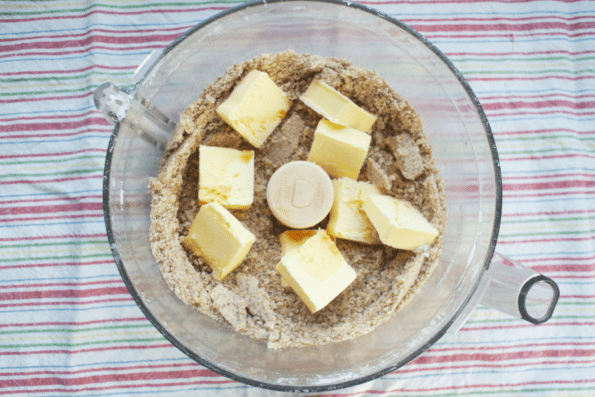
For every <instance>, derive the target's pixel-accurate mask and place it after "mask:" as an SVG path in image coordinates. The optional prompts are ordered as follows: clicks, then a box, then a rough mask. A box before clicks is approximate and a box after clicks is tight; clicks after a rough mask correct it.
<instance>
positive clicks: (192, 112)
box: [150, 50, 446, 349]
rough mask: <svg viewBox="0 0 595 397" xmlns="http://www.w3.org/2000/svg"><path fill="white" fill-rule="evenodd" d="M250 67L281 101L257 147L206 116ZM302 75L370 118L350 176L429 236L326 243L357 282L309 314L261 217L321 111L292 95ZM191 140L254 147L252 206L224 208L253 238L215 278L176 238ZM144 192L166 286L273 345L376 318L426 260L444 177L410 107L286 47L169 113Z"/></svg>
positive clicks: (345, 331) (369, 325)
mask: <svg viewBox="0 0 595 397" xmlns="http://www.w3.org/2000/svg"><path fill="white" fill-rule="evenodd" d="M253 69H258V70H260V71H263V72H266V73H268V74H269V76H270V77H271V79H272V80H273V81H274V82H275V83H276V84H277V85H278V86H279V87H280V88H281V89H282V90H283V91H284V92H285V93H287V95H288V97H289V99H290V100H291V101H292V105H291V108H290V110H289V111H288V113H287V116H286V117H285V119H284V120H283V122H282V123H281V124H280V125H279V127H277V129H276V130H275V131H274V132H273V134H272V135H271V136H270V137H269V138H268V139H267V140H266V141H265V143H264V144H263V146H262V147H261V149H254V148H253V147H252V146H251V145H250V144H248V143H247V142H246V141H244V140H243V139H242V138H241V137H240V135H239V134H237V133H236V132H235V131H233V130H232V129H231V128H230V127H229V126H228V125H227V124H226V123H225V122H224V121H223V120H222V119H221V118H220V117H219V116H218V115H217V114H216V112H215V109H216V108H217V106H218V105H219V104H221V103H222V102H223V101H224V100H225V99H226V98H227V97H228V96H229V95H230V94H231V92H232V90H233V88H234V86H235V85H236V83H237V82H239V81H240V80H241V79H242V77H244V76H245V75H246V74H247V73H248V72H249V71H250V70H253ZM314 78H317V79H321V80H323V81H325V82H326V83H328V84H329V85H331V86H332V87H334V88H335V89H337V90H338V91H340V92H341V93H343V94H344V95H346V96H347V97H349V98H350V99H351V100H353V101H354V102H355V103H356V104H357V105H359V106H361V107H362V108H364V109H365V110H367V111H368V112H370V113H372V114H374V115H377V116H378V120H377V121H376V123H375V125H374V127H373V131H372V143H371V145H370V150H369V153H368V157H367V160H366V162H365V163H364V166H363V168H362V170H361V172H360V175H359V178H358V180H360V181H369V182H372V183H374V184H375V185H377V186H378V187H379V188H380V189H381V190H382V191H383V192H384V193H386V194H389V195H392V196H394V197H398V198H402V199H405V200H408V201H410V202H411V203H412V204H413V205H414V206H415V207H417V208H418V209H419V210H420V211H421V212H422V213H423V214H424V216H425V217H426V219H428V220H429V221H430V222H431V223H432V224H433V225H434V226H435V227H436V228H437V229H438V231H439V232H440V234H439V236H438V237H437V238H436V240H435V241H434V243H433V244H432V245H431V246H430V247H423V249H418V250H417V251H416V252H409V251H402V250H397V249H394V248H391V247H388V246H385V245H366V244H361V243H356V242H351V241H347V240H341V239H338V240H337V246H338V248H339V249H340V251H341V253H342V254H343V256H344V257H345V259H346V260H347V262H348V263H349V264H350V265H351V266H352V267H353V268H354V269H355V271H356V272H357V279H356V280H355V281H354V282H353V283H352V284H351V285H350V286H349V287H348V288H347V289H346V290H345V291H343V292H342V293H341V294H340V295H339V296H338V297H337V298H336V299H334V300H333V301H332V302H331V303H330V304H329V305H328V306H327V307H325V308H324V309H322V310H321V311H319V312H317V313H316V314H312V313H310V311H309V310H308V308H307V307H306V305H305V304H304V303H302V302H301V301H300V299H299V297H298V296H297V295H296V294H295V293H294V292H293V291H292V290H291V288H287V287H282V286H281V276H280V275H279V273H278V272H277V271H276V270H275V266H276V265H277V263H278V262H279V260H280V259H281V244H280V242H279V235H280V234H281V233H282V232H284V231H285V230H287V229H288V228H287V227H285V226H283V225H282V224H280V223H279V222H278V221H277V220H276V219H275V218H274V217H273V215H272V214H271V212H270V211H269V208H268V206H267V202H266V186H267V181H268V180H269V178H270V177H271V176H272V174H273V173H274V172H275V170H277V168H279V167H280V166H281V165H283V164H285V163H287V162H289V161H295V160H306V159H307V157H308V152H309V150H310V147H311V145H312V140H313V135H314V130H315V128H316V125H317V123H318V121H319V120H320V118H321V116H319V115H318V114H317V113H315V112H314V111H312V110H311V109H310V108H308V107H306V106H305V105H304V104H303V103H302V102H301V101H300V100H299V96H300V95H301V94H302V93H303V92H304V91H305V90H306V88H307V87H308V86H309V84H310V82H311V81H312V80H313V79H314ZM199 145H210V146H221V147H229V148H234V149H240V150H255V165H254V166H255V181H254V204H253V205H252V206H251V207H250V208H249V209H247V210H233V211H232V213H233V214H234V215H235V216H236V217H237V218H238V219H239V220H240V221H241V222H242V223H243V224H244V226H246V227H247V228H248V229H249V230H250V231H251V232H252V233H254V234H255V235H256V242H255V243H254V245H253V246H252V249H251V250H250V252H249V253H248V256H247V257H246V259H245V260H244V262H243V263H242V264H241V265H240V267H238V268H237V269H236V270H235V271H234V272H232V273H231V274H230V275H228V276H227V277H226V278H225V279H223V280H222V281H217V280H216V279H215V277H214V276H212V274H211V268H210V267H209V266H208V265H207V264H206V263H205V262H204V261H203V260H202V259H201V258H199V257H197V256H195V255H194V254H193V253H192V252H191V251H190V250H187V249H185V247H184V244H183V243H184V239H185V236H186V235H187V234H188V231H189V229H190V226H191V224H192V221H193V220H194V218H195V216H196V214H197V213H198V209H199V204H198V147H199ZM150 189H151V193H152V206H151V235H150V238H151V244H152V250H153V255H154V257H155V259H156V260H157V262H158V263H159V264H160V268H161V272H162V273H163V277H164V278H165V280H166V282H167V284H168V285H169V287H170V288H171V289H172V290H173V291H174V292H175V294H176V295H177V296H178V297H179V298H180V299H181V300H182V301H183V302H185V303H186V304H188V305H192V306H194V307H196V308H197V309H198V310H199V311H201V312H202V313H205V314H207V315H209V316H211V317H213V318H216V319H220V320H222V321H227V322H228V323H229V324H230V325H231V326H232V327H233V328H234V329H235V330H236V331H237V332H241V333H243V334H246V335H249V336H251V337H253V338H256V339H260V340H263V341H265V342H266V343H267V346H268V347H269V348H273V349H277V348H287V347H300V346H308V345H320V344H324V343H329V342H338V341H343V340H348V339H353V338H355V337H356V336H359V335H363V334H365V333H367V332H369V331H371V330H372V329H374V328H375V327H376V326H378V325H379V324H381V323H383V322H384V321H386V320H387V319H388V318H389V317H390V316H391V315H392V314H393V313H395V311H397V310H399V308H400V307H402V306H403V305H404V304H406V303H407V302H408V301H409V300H410V299H411V298H412V297H413V295H414V294H415V293H416V292H417V291H418V290H419V288H421V286H422V284H423V283H424V282H425V280H426V279H427V278H428V277H429V275H430V274H431V273H432V271H433V270H434V268H435V267H436V266H437V264H438V259H439V257H440V253H441V248H442V239H443V236H442V232H443V230H444V226H445V224H446V203H445V199H444V183H443V180H442V178H441V177H440V176H439V175H438V169H436V168H435V165H434V159H433V158H432V148H431V147H430V144H429V142H428V140H427V139H426V137H425V136H424V134H423V132H422V124H421V121H420V118H419V116H418V115H417V113H416V112H415V110H414V109H413V107H412V106H411V104H410V103H409V102H407V101H406V100H405V99H404V98H402V97H400V96H399V95H398V94H397V93H396V92H395V91H393V90H392V89H391V88H390V87H389V86H388V84H387V82H386V81H385V80H384V79H383V78H382V77H380V76H378V75H377V74H376V73H375V72H372V71H369V70H367V69H364V68H361V67H358V66H355V65H353V64H352V63H351V62H349V61H346V60H344V59H335V58H326V57H321V56H315V55H307V54H296V53H295V52H293V51H291V50H288V51H284V52H281V53H278V54H263V55H260V56H258V57H256V58H254V59H251V60H248V61H245V62H242V63H240V64H237V65H235V66H233V67H231V68H230V69H228V70H227V71H226V72H225V74H224V75H223V76H222V77H221V78H219V79H217V80H216V81H215V82H213V83H212V84H210V85H209V86H207V87H206V89H205V90H204V92H203V93H202V94H201V96H200V98H198V100H196V101H195V102H193V103H191V104H190V105H189V106H188V107H187V109H186V110H185V111H184V113H183V114H182V115H181V117H180V123H179V124H178V127H177V128H176V131H175V132H174V134H173V136H172V138H171V139H170V141H169V143H168V145H167V147H166V149H165V155H164V158H163V160H162V163H161V168H160V171H159V175H158V176H157V178H154V179H152V180H151V185H150ZM327 222H328V217H327V218H326V219H325V220H324V221H322V222H321V223H320V224H318V225H317V226H315V228H325V227H326V224H327Z"/></svg>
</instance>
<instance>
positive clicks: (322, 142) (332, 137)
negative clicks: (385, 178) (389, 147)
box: [308, 119, 372, 179]
mask: <svg viewBox="0 0 595 397" xmlns="http://www.w3.org/2000/svg"><path fill="white" fill-rule="evenodd" d="M371 141H372V137H371V136H370V135H368V134H366V133H365V132H361V131H358V130H356V129H353V128H349V127H342V126H340V125H337V124H333V123H331V122H329V121H328V120H325V119H322V120H320V122H319V123H318V126H317V127H316V131H315V132H314V142H313V143H312V148H310V154H309V155H308V161H310V162H312V163H316V164H318V165H319V166H320V167H322V169H324V170H325V171H326V172H327V173H328V174H329V175H330V176H331V177H333V178H341V177H344V176H346V177H348V178H351V179H357V176H358V175H359V171H360V170H361V168H362V165H363V164H364V160H365V159H366V156H367V155H368V149H369V148H370V142H371Z"/></svg>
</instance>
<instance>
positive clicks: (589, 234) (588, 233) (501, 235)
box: [499, 230, 595, 237]
mask: <svg viewBox="0 0 595 397" xmlns="http://www.w3.org/2000/svg"><path fill="white" fill-rule="evenodd" d="M593 233H595V230H581V231H578V232H563V231H556V232H544V233H531V234H527V232H526V231H525V232H523V234H500V235H499V237H534V236H553V235H558V234H559V235H569V234H584V235H587V236H591V235H593Z"/></svg>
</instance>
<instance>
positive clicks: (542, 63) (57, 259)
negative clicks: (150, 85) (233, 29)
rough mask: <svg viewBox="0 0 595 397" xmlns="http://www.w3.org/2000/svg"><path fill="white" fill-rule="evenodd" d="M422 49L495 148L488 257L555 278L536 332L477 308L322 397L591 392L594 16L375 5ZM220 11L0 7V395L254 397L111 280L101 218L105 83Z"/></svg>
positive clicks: (542, 8) (204, 6)
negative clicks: (488, 131)
mask: <svg viewBox="0 0 595 397" xmlns="http://www.w3.org/2000/svg"><path fill="white" fill-rule="evenodd" d="M363 3H364V4H367V5H369V6H370V7H374V8H377V9H379V10H381V11H383V12H385V13H388V14H390V15H393V16H395V17H397V18H399V19H401V20H403V21H404V22H406V23H408V24H410V25H411V26H412V27H413V28H415V29H417V30H418V31H419V32H421V33H422V34H424V35H425V36H426V37H428V38H429V39H430V40H431V41H432V42H433V43H434V44H435V45H436V46H437V47H439V48H440V49H441V50H442V51H443V52H444V53H445V54H446V55H447V56H449V57H450V59H451V60H452V61H453V63H454V64H455V65H456V67H458V68H459V70H461V71H462V73H463V75H464V76H465V78H466V79H467V80H468V81H469V83H470V84H471V86H472V88H473V89H474V90H475V92H476V94H477V96H478V97H479V99H480V101H481V103H482V105H483V107H484V109H485V111H486V113H487V116H488V119H489V121H490V123H491V126H492V129H493V131H494V134H495V138H496V142H497V145H498V149H499V153H500V160H501V166H502V172H503V178H504V182H503V183H504V216H503V219H502V227H501V234H500V239H499V243H498V250H499V251H500V252H502V253H505V254H508V255H509V256H511V257H512V258H514V259H517V260H519V261H522V262H524V263H525V264H527V265H529V266H531V267H533V268H534V269H536V270H538V271H540V272H542V273H544V274H546V275H547V276H549V277H552V278H554V279H555V280H557V282H558V283H559V285H560V288H561V299H560V302H559V304H558V307H557V309H556V311H555V313H554V316H553V318H552V319H551V320H550V321H549V322H548V323H546V324H544V325H541V326H532V325H529V324H527V323H525V322H522V321H520V320H516V319H511V318H509V317H507V316H505V315H502V314H499V313H497V312H495V311H493V310H490V309H487V308H484V307H479V308H478V309H477V310H476V311H475V312H474V313H473V314H472V316H471V318H470V321H469V322H468V323H467V324H466V325H465V326H464V328H463V329H462V330H461V331H460V332H459V333H458V334H456V335H447V336H445V337H444V338H442V339H441V340H440V341H439V342H438V343H437V344H435V345H434V346H433V347H432V348H430V349H429V350H428V351H427V352H426V353H425V354H423V355H422V356H420V357H419V358H417V359H416V360H415V361H413V362H411V363H410V364H408V365H407V366H405V367H404V368H402V369H401V370H400V371H398V373H393V374H389V375H387V376H385V377H383V378H381V379H379V380H376V381H373V382H370V383H367V384H363V385H360V386H358V387H354V388H351V389H345V390H340V391H336V392H332V393H329V394H330V395H334V396H366V395H374V396H377V395H387V396H388V395H390V396H419V395H433V396H452V395H465V396H480V395H481V396H484V395H497V396H518V395H523V396H554V395H555V396H579V395H580V396H594V395H595V288H594V287H595V265H594V263H595V150H594V149H595V3H593V2H579V1H572V0H559V1H522V0H517V1H514V0H511V1H498V0H496V1H488V0H482V1H476V2H468V1H463V0H452V1H444V2H442V1H434V0H425V1H419V2H416V1H410V0H402V1H399V0H397V1H374V2H363ZM236 4H237V2H235V1H233V0H222V1H216V0H214V1H191V0H176V1H175V2H169V3H168V2H159V1H151V2H141V1H118V0H87V1H82V0H68V1H50V0H47V1H22V0H21V1H2V2H0V186H1V188H0V395H5V394H9V395H15V396H20V395H23V396H64V395H75V396H112V395H113V396H133V395H143V396H144V395H147V396H150V395H155V396H161V395H162V396H177V395H188V396H194V395H200V396H215V395H216V396H237V395H243V396H264V395H277V394H279V395H280V394H283V393H276V392H270V391H265V390H260V389H255V388H253V387H250V386H246V385H243V384H240V383H236V382H234V381H231V380H228V379H226V378H223V377H221V376H219V375H217V374H215V373H213V372H211V371H210V370H207V369H206V368H204V367H201V366H200V365H198V364H196V363H195V362H193V361H191V360H190V359H189V358H187V357H186V356H185V355H184V354H182V353H181V352H180V351H178V350H177V349H176V348H175V347H173V346H172V345H171V344H170V343H168V341H167V340H166V339H164V338H163V337H162V336H161V334H159V333H158V332H157V331H156V330H155V329H154V328H153V326H152V325H151V324H150V323H149V321H147V319H146V318H145V317H144V316H143V315H142V313H141V311H140V310H139V309H138V308H137V306H136V305H135V303H134V302H133V300H132V298H131V297H130V295H129V294H128V291H127V290H126V288H125V287H124V284H123V283H122V280H121V278H120V276H119V274H118V271H117V269H116V266H115V264H114V261H113V259H112V255H111V252H110V248H109V244H108V241H107V237H106V231H105V226H104V221H103V212H102V197H101V187H102V171H103V164H104V159H105V154H106V148H107V144H108V140H109V138H110V134H111V132H112V127H111V126H110V125H109V124H108V123H107V122H106V121H105V120H104V118H103V117H102V115H101V114H100V113H99V112H98V111H96V110H95V107H94V106H93V99H92V93H93V90H94V89H95V88H96V87H97V86H98V85H99V84H101V83H102V82H104V81H112V82H114V83H115V84H117V85H119V86H121V87H130V86H132V85H133V83H134V82H133V80H132V75H133V72H134V70H135V69H136V67H137V66H138V64H139V63H140V62H141V61H142V60H143V59H144V58H145V57H146V56H147V55H148V54H149V53H150V52H151V51H152V50H154V49H160V48H163V47H165V46H166V45H167V44H168V43H169V42H170V41H172V40H173V39H175V38H176V37H177V36H179V35H180V34H182V33H183V32H184V31H185V30H186V29H188V28H190V27H191V26H193V25H195V24H196V23H198V22H200V21H202V20H204V19H205V18H208V17H210V16H212V15H214V14H216V13H217V12H219V11H221V10H225V9H227V8H229V7H232V6H234V5H236Z"/></svg>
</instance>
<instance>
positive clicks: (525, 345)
mask: <svg viewBox="0 0 595 397" xmlns="http://www.w3.org/2000/svg"><path fill="white" fill-rule="evenodd" d="M594 345H595V342H560V341H556V347H558V346H576V347H579V346H594ZM534 347H540V348H541V347H549V348H551V347H552V343H551V342H547V343H523V344H514V343H507V344H506V345H501V346H485V345H483V346H481V347H478V346H472V347H464V346H460V347H442V348H439V347H434V346H432V347H430V348H429V349H428V351H427V352H426V353H425V354H434V353H443V352H455V351H465V350H467V351H477V350H479V349H480V350H481V351H487V350H511V349H526V348H534Z"/></svg>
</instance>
